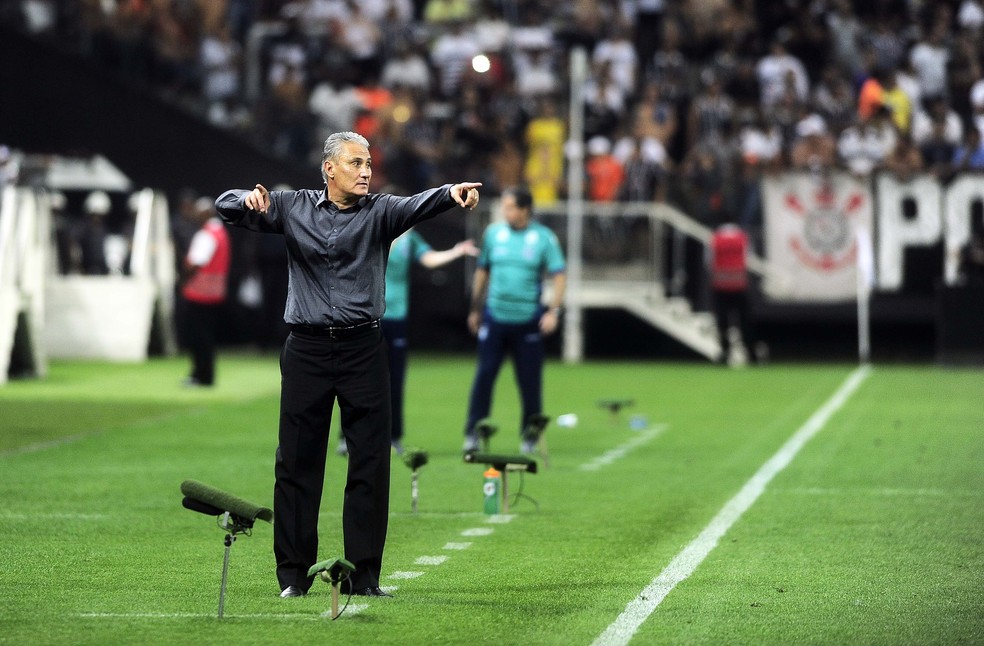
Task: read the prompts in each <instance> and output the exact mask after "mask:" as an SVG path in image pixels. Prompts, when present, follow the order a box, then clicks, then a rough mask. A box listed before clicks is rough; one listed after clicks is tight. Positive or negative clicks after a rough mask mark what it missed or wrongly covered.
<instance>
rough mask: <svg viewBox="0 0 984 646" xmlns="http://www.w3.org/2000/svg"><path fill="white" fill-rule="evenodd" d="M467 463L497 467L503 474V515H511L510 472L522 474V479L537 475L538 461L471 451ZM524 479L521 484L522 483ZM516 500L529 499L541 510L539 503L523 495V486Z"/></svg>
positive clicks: (466, 454)
mask: <svg viewBox="0 0 984 646" xmlns="http://www.w3.org/2000/svg"><path fill="white" fill-rule="evenodd" d="M464 457H465V462H468V463H470V464H481V465H484V466H491V467H495V469H496V470H497V471H501V472H502V513H504V514H508V513H509V484H508V479H507V476H508V474H509V473H510V472H514V471H517V472H519V474H520V478H522V475H523V474H524V473H536V460H534V459H532V458H528V457H526V456H525V455H495V454H492V453H479V452H478V451H470V452H468V453H465V456H464ZM522 482H523V481H522V479H521V480H520V483H522ZM516 498H517V499H519V498H527V499H529V500H530V502H532V503H533V504H534V505H535V506H536V508H537V509H539V508H540V505H539V503H537V501H536V500H534V499H533V498H531V497H530V496H528V495H526V494H524V493H523V488H522V484H521V485H520V489H519V491H518V492H516Z"/></svg>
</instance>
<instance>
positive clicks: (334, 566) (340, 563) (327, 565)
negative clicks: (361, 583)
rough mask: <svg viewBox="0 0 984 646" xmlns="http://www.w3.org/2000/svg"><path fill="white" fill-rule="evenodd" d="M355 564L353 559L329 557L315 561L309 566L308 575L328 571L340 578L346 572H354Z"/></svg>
mask: <svg viewBox="0 0 984 646" xmlns="http://www.w3.org/2000/svg"><path fill="white" fill-rule="evenodd" d="M354 571H355V566H354V565H352V562H351V561H346V560H345V559H328V560H325V561H320V562H318V563H315V564H314V565H312V566H311V567H310V568H308V576H314V575H315V574H317V573H318V572H328V573H329V574H330V575H331V576H333V577H335V578H338V576H340V575H341V574H342V573H344V572H354Z"/></svg>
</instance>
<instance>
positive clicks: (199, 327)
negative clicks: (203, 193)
mask: <svg viewBox="0 0 984 646" xmlns="http://www.w3.org/2000/svg"><path fill="white" fill-rule="evenodd" d="M194 217H195V222H196V223H197V224H198V225H199V226H200V228H199V230H198V232H197V233H195V235H194V237H193V238H192V239H191V246H190V247H189V248H188V253H187V254H186V255H185V257H184V263H183V265H182V268H183V272H182V285H181V297H182V299H183V300H184V303H183V307H182V310H181V311H182V314H183V317H182V321H181V330H182V332H183V334H182V338H183V342H184V345H185V346H186V347H188V349H189V350H190V351H191V374H190V375H189V376H188V377H187V378H186V379H185V380H184V382H183V383H184V385H185V386H192V387H197V386H206V387H207V386H212V385H214V384H215V352H216V336H217V332H218V327H219V317H220V315H221V313H222V306H223V304H224V303H225V300H226V289H227V285H228V281H229V262H230V259H231V257H232V250H231V244H230V241H229V234H228V233H227V232H226V229H225V225H224V224H222V221H221V220H219V219H218V218H217V217H215V205H214V203H213V202H212V200H211V199H209V198H204V197H203V198H199V199H198V200H197V201H196V202H195V213H194Z"/></svg>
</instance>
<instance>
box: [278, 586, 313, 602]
mask: <svg viewBox="0 0 984 646" xmlns="http://www.w3.org/2000/svg"><path fill="white" fill-rule="evenodd" d="M305 594H307V592H306V591H305V590H302V589H301V588H299V587H297V586H296V585H289V586H287V587H286V588H284V589H283V590H282V591H281V592H280V598H282V599H289V598H291V597H303V596H304V595H305Z"/></svg>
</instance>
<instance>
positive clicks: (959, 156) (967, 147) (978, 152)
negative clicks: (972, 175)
mask: <svg viewBox="0 0 984 646" xmlns="http://www.w3.org/2000/svg"><path fill="white" fill-rule="evenodd" d="M982 170H984V143H982V141H981V131H980V130H978V129H977V128H967V134H965V135H964V140H963V143H961V144H960V145H959V146H957V149H956V150H955V151H953V171H954V172H955V173H961V172H979V171H982Z"/></svg>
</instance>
